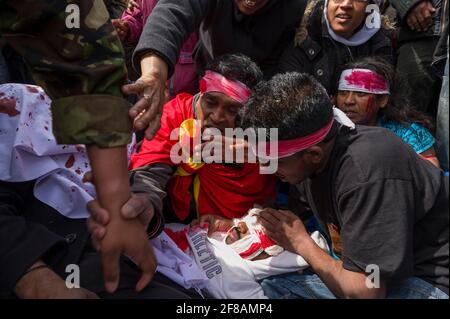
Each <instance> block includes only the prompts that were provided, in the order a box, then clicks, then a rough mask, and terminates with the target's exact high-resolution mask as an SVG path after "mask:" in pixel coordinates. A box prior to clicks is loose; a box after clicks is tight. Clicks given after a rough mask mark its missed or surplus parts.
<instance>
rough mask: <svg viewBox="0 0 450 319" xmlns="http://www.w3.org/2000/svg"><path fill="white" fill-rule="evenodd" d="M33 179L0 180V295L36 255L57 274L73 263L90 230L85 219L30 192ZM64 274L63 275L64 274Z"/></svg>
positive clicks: (10, 292)
mask: <svg viewBox="0 0 450 319" xmlns="http://www.w3.org/2000/svg"><path fill="white" fill-rule="evenodd" d="M33 188H34V182H23V183H6V182H2V181H0V298H1V297H8V296H12V295H13V292H14V287H15V285H16V283H17V281H18V280H19V279H20V278H21V277H22V275H23V274H24V273H25V271H26V270H27V269H28V268H29V267H30V266H31V265H32V264H33V263H34V262H36V261H38V260H39V259H43V260H44V261H45V262H46V263H47V264H48V265H49V266H50V267H51V268H52V269H53V270H54V271H55V272H56V273H57V274H59V275H60V276H64V275H66V276H67V273H65V269H66V266H67V265H68V264H74V263H75V264H76V263H77V262H78V261H79V259H80V257H81V255H82V253H83V251H84V249H85V247H86V245H87V244H88V239H89V234H88V231H87V227H86V220H85V219H69V218H66V217H64V216H63V215H61V214H59V213H58V212H57V211H56V210H54V209H53V208H51V207H50V206H47V205H46V204H44V203H42V202H41V201H39V200H38V199H36V197H34V195H33ZM64 277H65V276H64Z"/></svg>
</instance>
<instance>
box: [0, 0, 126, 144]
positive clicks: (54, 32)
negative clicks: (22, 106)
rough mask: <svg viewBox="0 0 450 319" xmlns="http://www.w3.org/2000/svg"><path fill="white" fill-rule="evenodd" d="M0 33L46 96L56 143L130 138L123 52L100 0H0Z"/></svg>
mask: <svg viewBox="0 0 450 319" xmlns="http://www.w3.org/2000/svg"><path fill="white" fill-rule="evenodd" d="M77 9H78V10H77ZM66 11H67V12H66ZM77 13H79V14H77ZM0 35H1V36H2V37H3V38H4V39H5V40H6V42H7V43H9V44H10V46H11V47H13V48H14V49H15V50H16V51H17V52H19V54H21V55H22V56H23V57H24V60H25V61H26V63H27V64H28V66H29V67H30V69H31V72H32V74H33V78H34V80H35V81H36V83H37V84H38V85H40V86H42V88H43V89H44V90H45V91H46V92H47V94H48V95H49V96H50V97H51V98H52V100H53V102H52V116H53V124H54V129H53V133H54V135H55V137H56V139H57V141H58V143H61V144H86V145H90V144H95V145H97V146H99V147H104V148H110V147H117V146H122V145H125V144H127V143H128V142H129V141H130V137H131V131H132V121H131V119H130V117H129V116H128V109H129V107H130V104H129V103H128V102H127V101H126V100H125V99H124V98H123V96H122V93H121V90H120V87H121V85H122V84H123V83H124V81H125V79H126V68H125V61H124V51H123V47H122V45H121V43H120V40H119V38H118V37H117V33H116V31H115V29H114V27H113V26H112V24H111V22H110V18H109V14H108V12H107V10H106V7H105V5H104V3H103V1H102V0H0Z"/></svg>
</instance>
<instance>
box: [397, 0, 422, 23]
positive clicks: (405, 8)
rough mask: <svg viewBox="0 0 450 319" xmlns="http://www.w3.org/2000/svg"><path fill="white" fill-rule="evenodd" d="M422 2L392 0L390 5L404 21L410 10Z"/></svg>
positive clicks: (417, 0) (416, 0) (418, 0)
mask: <svg viewBox="0 0 450 319" xmlns="http://www.w3.org/2000/svg"><path fill="white" fill-rule="evenodd" d="M422 1H423V0H391V1H390V4H391V5H392V6H393V7H394V8H395V10H397V13H398V15H399V16H400V18H401V19H402V20H404V19H405V18H406V15H407V14H408V12H409V10H411V9H412V8H413V7H414V6H415V5H416V4H418V3H419V2H422Z"/></svg>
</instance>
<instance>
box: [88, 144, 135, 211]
mask: <svg viewBox="0 0 450 319" xmlns="http://www.w3.org/2000/svg"><path fill="white" fill-rule="evenodd" d="M88 154H89V160H90V163H91V166H92V172H93V175H94V181H95V187H96V191H97V197H98V200H99V202H100V205H101V206H102V207H104V208H105V209H106V210H108V211H109V212H110V213H111V217H112V218H114V216H118V214H119V212H120V209H121V207H122V206H123V205H124V204H125V203H126V201H127V200H128V199H129V198H130V196H131V190H130V184H129V181H128V160H127V150H126V147H125V146H123V147H116V148H98V147H97V146H89V147H88Z"/></svg>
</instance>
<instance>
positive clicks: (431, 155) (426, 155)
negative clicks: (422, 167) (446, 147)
mask: <svg viewBox="0 0 450 319" xmlns="http://www.w3.org/2000/svg"><path fill="white" fill-rule="evenodd" d="M419 155H420V157H422V158H423V159H424V160H427V161H429V162H430V163H431V164H433V165H434V166H436V167H441V166H440V165H439V159H438V158H437V156H436V151H435V149H434V147H433V146H432V147H430V148H429V149H427V150H426V151H424V152H422V153H420V154H419Z"/></svg>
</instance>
